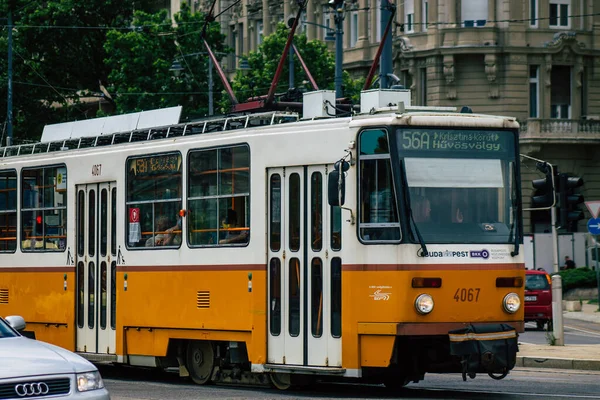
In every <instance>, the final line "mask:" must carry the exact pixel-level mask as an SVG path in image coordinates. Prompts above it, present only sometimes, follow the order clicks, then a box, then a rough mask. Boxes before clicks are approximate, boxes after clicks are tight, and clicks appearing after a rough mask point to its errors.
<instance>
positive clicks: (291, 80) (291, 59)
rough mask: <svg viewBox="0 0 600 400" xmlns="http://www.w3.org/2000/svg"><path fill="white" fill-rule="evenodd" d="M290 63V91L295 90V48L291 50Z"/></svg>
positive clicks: (291, 47) (292, 47)
mask: <svg viewBox="0 0 600 400" xmlns="http://www.w3.org/2000/svg"><path fill="white" fill-rule="evenodd" d="M288 62H289V70H290V73H289V79H288V81H289V86H290V89H293V88H294V46H290V50H289V55H288Z"/></svg>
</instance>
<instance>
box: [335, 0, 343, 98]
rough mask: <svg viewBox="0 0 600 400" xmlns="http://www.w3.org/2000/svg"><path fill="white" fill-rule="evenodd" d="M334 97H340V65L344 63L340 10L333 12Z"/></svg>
mask: <svg viewBox="0 0 600 400" xmlns="http://www.w3.org/2000/svg"><path fill="white" fill-rule="evenodd" d="M334 19H335V97H336V98H337V99H340V98H342V96H343V95H344V94H343V93H342V67H343V64H344V49H343V47H342V46H343V43H342V39H343V35H344V31H343V26H342V24H343V22H344V14H343V11H341V10H336V12H335V16H334Z"/></svg>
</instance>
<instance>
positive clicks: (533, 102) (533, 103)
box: [529, 65, 540, 118]
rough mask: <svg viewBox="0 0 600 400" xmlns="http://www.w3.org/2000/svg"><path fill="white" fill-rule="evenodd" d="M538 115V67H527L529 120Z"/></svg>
mask: <svg viewBox="0 0 600 400" xmlns="http://www.w3.org/2000/svg"><path fill="white" fill-rule="evenodd" d="M539 115H540V66H539V65H530V66H529V118H538V117H539Z"/></svg>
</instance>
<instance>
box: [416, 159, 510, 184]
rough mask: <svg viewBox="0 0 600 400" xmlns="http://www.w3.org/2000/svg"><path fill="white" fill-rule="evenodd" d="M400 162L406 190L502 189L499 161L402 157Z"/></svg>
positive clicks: (502, 179)
mask: <svg viewBox="0 0 600 400" xmlns="http://www.w3.org/2000/svg"><path fill="white" fill-rule="evenodd" d="M404 163H405V165H406V178H407V180H408V185H409V186H410V187H436V188H501V187H504V178H503V176H502V163H501V161H500V160H481V159H453V158H405V159H404Z"/></svg>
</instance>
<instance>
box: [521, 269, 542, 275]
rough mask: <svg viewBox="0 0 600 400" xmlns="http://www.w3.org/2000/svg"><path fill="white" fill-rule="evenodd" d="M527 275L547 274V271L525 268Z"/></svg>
mask: <svg viewBox="0 0 600 400" xmlns="http://www.w3.org/2000/svg"><path fill="white" fill-rule="evenodd" d="M525 274H526V275H546V274H547V272H546V271H538V270H537V269H528V270H525Z"/></svg>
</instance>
